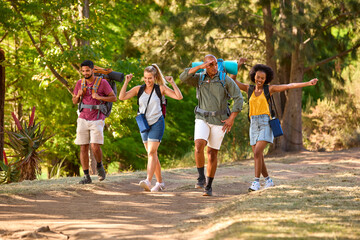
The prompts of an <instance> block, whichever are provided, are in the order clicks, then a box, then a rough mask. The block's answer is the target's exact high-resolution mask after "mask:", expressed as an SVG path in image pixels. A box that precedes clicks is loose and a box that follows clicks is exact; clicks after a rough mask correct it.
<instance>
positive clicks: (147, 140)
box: [72, 54, 318, 196]
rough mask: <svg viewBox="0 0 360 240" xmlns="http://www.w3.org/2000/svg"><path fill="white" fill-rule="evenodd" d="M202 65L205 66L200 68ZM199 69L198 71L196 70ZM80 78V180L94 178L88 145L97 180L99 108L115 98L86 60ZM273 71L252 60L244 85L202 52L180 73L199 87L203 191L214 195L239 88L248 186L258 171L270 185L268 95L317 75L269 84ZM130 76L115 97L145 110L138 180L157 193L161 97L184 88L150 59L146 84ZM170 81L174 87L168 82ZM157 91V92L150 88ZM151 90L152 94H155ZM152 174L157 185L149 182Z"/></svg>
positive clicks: (197, 137) (256, 186) (76, 99)
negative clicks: (144, 159) (245, 116)
mask: <svg viewBox="0 0 360 240" xmlns="http://www.w3.org/2000/svg"><path fill="white" fill-rule="evenodd" d="M245 61H246V59H245V58H240V59H239V61H238V64H237V67H238V68H240V66H241V65H242V64H244V63H245ZM202 70H204V71H202ZM200 71H202V72H200ZM81 72H82V75H83V77H84V78H83V79H80V80H79V81H78V82H77V83H76V86H75V89H74V92H73V93H74V94H73V98H72V100H73V103H74V104H78V103H82V108H81V109H80V114H79V115H78V120H77V130H76V139H75V144H77V145H80V161H81V165H82V168H83V171H84V177H83V178H82V179H81V181H80V182H79V183H80V184H89V183H91V182H92V180H91V177H90V174H89V145H91V149H92V151H93V154H94V157H95V159H96V162H97V172H98V177H99V180H100V181H102V180H104V179H105V177H106V172H105V170H104V166H103V164H102V150H101V145H102V144H103V143H104V135H103V129H104V125H105V124H104V120H105V117H106V116H105V115H104V114H103V113H101V111H100V110H99V106H101V104H102V103H103V102H115V101H116V100H117V99H116V95H115V93H114V91H113V90H112V88H111V86H110V85H109V83H108V82H107V81H106V80H105V79H101V78H100V79H97V78H96V76H94V63H93V62H92V61H90V60H85V61H84V62H83V63H81ZM273 76H274V73H273V70H272V69H271V68H270V67H269V66H266V65H263V64H256V65H255V66H253V67H252V69H251V70H250V79H251V81H252V82H253V83H254V84H255V85H248V84H244V83H241V82H239V81H237V80H236V75H233V74H230V76H227V75H226V74H225V73H223V72H220V71H219V70H218V59H217V58H216V57H215V56H213V55H210V54H209V55H206V56H205V57H204V59H203V63H201V64H199V65H197V66H194V67H192V68H186V69H185V70H184V72H182V73H181V74H180V80H181V81H182V82H183V83H186V84H188V85H191V86H194V87H196V88H197V98H198V105H197V106H196V108H195V130H194V142H195V161H196V167H197V170H198V178H197V182H196V184H195V188H199V189H203V190H204V192H203V196H212V182H213V180H214V177H215V173H216V168H217V155H218V151H219V149H220V146H221V143H222V140H223V138H224V136H225V134H226V133H227V132H230V131H231V128H232V126H233V124H234V121H235V118H236V116H237V115H238V113H239V112H240V111H241V110H242V107H243V97H242V94H241V91H240V90H242V91H244V92H246V93H248V94H250V95H249V119H250V129H249V133H250V145H251V147H252V150H253V153H254V163H255V164H254V166H255V178H254V181H253V182H252V183H251V186H250V187H249V191H258V190H260V176H261V175H262V176H263V177H264V178H265V185H264V188H268V187H272V186H274V183H273V180H272V179H271V178H270V176H269V174H268V171H267V168H266V165H265V161H264V149H265V147H266V145H267V144H268V143H272V142H273V139H274V136H273V131H272V129H271V127H270V124H269V121H270V119H271V112H270V111H271V110H270V108H269V102H268V98H267V95H272V94H273V93H275V92H282V91H285V90H288V89H293V88H302V87H305V86H311V85H315V84H316V83H317V81H318V80H317V79H316V78H314V79H312V80H310V81H308V82H302V83H291V84H281V85H269V83H270V82H271V81H272V80H273ZM132 77H133V75H132V74H129V75H126V77H125V82H124V84H123V86H122V88H121V91H120V93H119V100H127V99H130V98H132V97H137V98H138V104H139V109H138V115H143V118H144V119H142V120H141V122H143V121H144V122H146V124H145V125H147V126H146V128H145V129H141V128H140V124H139V128H140V135H141V138H142V141H143V143H144V146H145V149H146V151H147V155H148V164H147V178H146V179H144V180H141V181H140V183H139V186H140V187H141V188H143V189H144V190H146V191H151V192H158V191H164V190H165V183H164V181H163V179H162V176H161V165H160V161H159V158H158V154H157V150H158V148H159V145H160V142H161V139H162V137H163V134H164V130H165V121H164V116H163V111H162V105H161V104H162V96H168V97H170V98H173V99H176V100H181V99H182V98H183V96H182V93H181V91H180V89H179V88H178V86H177V85H176V83H175V81H174V78H173V77H172V76H165V77H164V76H163V74H162V72H161V70H160V68H159V67H158V66H157V65H156V64H152V65H151V66H148V67H146V68H145V69H144V76H143V80H144V84H143V85H141V86H140V85H139V86H135V87H133V88H131V89H130V90H128V91H127V86H128V84H129V82H130V81H131V79H132ZM167 83H170V85H171V86H172V89H171V88H169V87H168V86H167V85H166V84H167ZM154 91H155V93H154ZM153 93H154V94H153ZM229 99H232V100H233V106H232V109H231V110H230V109H229V108H228V100H229ZM205 146H207V157H208V163H207V171H206V177H205V168H204V166H205V153H204V149H205ZM154 174H155V178H156V184H155V185H154V186H152V183H151V182H152V178H153V175H154Z"/></svg>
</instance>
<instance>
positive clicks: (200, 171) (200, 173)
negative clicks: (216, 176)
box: [197, 167, 205, 179]
mask: <svg viewBox="0 0 360 240" xmlns="http://www.w3.org/2000/svg"><path fill="white" fill-rule="evenodd" d="M197 170H198V173H199V179H205V174H204V170H205V167H201V168H197Z"/></svg>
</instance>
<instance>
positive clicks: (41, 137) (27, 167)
mask: <svg viewBox="0 0 360 240" xmlns="http://www.w3.org/2000/svg"><path fill="white" fill-rule="evenodd" d="M12 116H13V119H14V121H15V124H16V126H17V131H15V130H13V131H6V130H5V133H7V135H8V137H9V142H8V143H6V144H7V145H9V146H10V147H11V148H12V149H13V150H14V152H15V154H16V155H15V156H13V157H17V158H18V160H17V161H16V163H14V166H16V167H17V168H18V169H19V170H20V180H34V179H36V175H39V174H41V166H40V162H41V158H40V157H39V154H40V152H38V148H39V147H41V146H42V145H43V144H44V143H45V142H46V141H47V140H48V139H49V138H51V137H52V136H47V137H46V136H45V130H46V127H45V128H44V129H43V130H41V124H40V123H37V124H36V123H35V121H34V117H35V107H33V110H32V113H31V116H30V119H29V123H28V125H27V124H26V123H24V126H22V125H21V124H20V121H19V120H18V119H17V117H16V116H15V114H14V113H12ZM7 169H8V170H9V171H10V170H14V169H13V168H12V167H8V168H7ZM7 175H9V173H7Z"/></svg>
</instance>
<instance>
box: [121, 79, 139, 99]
mask: <svg viewBox="0 0 360 240" xmlns="http://www.w3.org/2000/svg"><path fill="white" fill-rule="evenodd" d="M132 77H133V75H132V74H128V75H126V77H125V82H124V85H123V86H122V88H121V90H120V94H119V100H126V99H129V98H132V97H135V96H136V95H137V94H138V92H139V89H140V86H136V87H133V88H132V89H130V90H129V91H126V88H127V85H128V84H129V82H130V80H131V79H132Z"/></svg>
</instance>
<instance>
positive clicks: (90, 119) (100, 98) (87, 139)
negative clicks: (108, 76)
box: [72, 60, 116, 184]
mask: <svg viewBox="0 0 360 240" xmlns="http://www.w3.org/2000/svg"><path fill="white" fill-rule="evenodd" d="M81 73H82V74H83V76H84V79H85V87H82V86H81V82H82V79H80V80H79V81H78V82H77V83H76V86H75V89H74V92H73V98H72V101H73V103H74V104H78V103H79V102H80V101H82V104H84V106H87V108H83V109H80V115H79V117H78V120H77V128H76V139H75V144H76V145H80V161H81V166H82V168H83V171H84V178H83V179H82V180H81V181H80V182H79V183H80V184H88V183H91V182H92V180H91V178H90V174H89V145H90V144H91V149H92V151H93V153H94V156H95V159H96V162H97V165H96V168H97V171H98V176H99V180H100V181H103V180H104V179H105V177H106V173H105V170H104V166H103V164H102V150H101V145H102V144H104V134H103V131H104V125H105V122H104V120H105V118H106V116H105V115H104V114H103V113H102V112H101V111H100V110H99V109H91V107H90V108H89V106H97V105H100V104H102V103H103V102H115V101H116V96H115V94H114V91H113V90H112V88H111V87H110V84H109V83H108V82H107V81H106V80H105V79H101V81H100V84H99V86H98V89H97V91H96V92H95V91H93V87H94V83H95V80H96V77H95V76H94V63H93V62H92V61H90V60H85V61H84V62H82V63H81ZM94 108H96V107H94ZM99 111H100V112H99Z"/></svg>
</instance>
